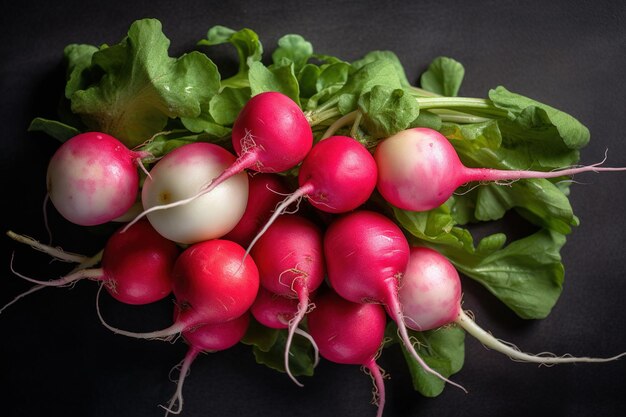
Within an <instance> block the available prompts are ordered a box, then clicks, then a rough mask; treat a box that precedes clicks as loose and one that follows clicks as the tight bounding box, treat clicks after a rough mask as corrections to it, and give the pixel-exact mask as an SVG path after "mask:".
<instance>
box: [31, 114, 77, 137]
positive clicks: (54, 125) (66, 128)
mask: <svg viewBox="0 0 626 417" xmlns="http://www.w3.org/2000/svg"><path fill="white" fill-rule="evenodd" d="M28 131H29V132H44V133H46V134H48V135H50V136H52V137H53V138H55V139H57V140H58V141H60V142H65V141H66V140H68V139H71V138H72V137H74V136H76V135H78V134H79V133H80V131H79V130H78V129H76V128H75V127H73V126H70V125H67V124H65V123H61V122H59V121H57V120H49V119H44V118H43V117H36V118H34V119H33V120H32V121H31V122H30V125H29V126H28Z"/></svg>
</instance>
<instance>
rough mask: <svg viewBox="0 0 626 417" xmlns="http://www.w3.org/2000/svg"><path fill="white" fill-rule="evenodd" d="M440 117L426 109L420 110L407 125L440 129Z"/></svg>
mask: <svg viewBox="0 0 626 417" xmlns="http://www.w3.org/2000/svg"><path fill="white" fill-rule="evenodd" d="M441 126H442V121H441V117H439V116H438V115H436V114H435V113H432V112H430V111H428V110H422V111H420V112H419V115H418V116H417V118H416V119H415V120H413V121H412V122H411V124H410V125H409V127H410V128H411V127H428V128H430V129H433V130H439V129H441Z"/></svg>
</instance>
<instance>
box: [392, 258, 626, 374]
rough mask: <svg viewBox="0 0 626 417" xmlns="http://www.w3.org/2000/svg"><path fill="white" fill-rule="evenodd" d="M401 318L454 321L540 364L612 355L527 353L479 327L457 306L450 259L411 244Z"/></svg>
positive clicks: (411, 322) (420, 324) (424, 324)
mask: <svg viewBox="0 0 626 417" xmlns="http://www.w3.org/2000/svg"><path fill="white" fill-rule="evenodd" d="M398 296H399V298H400V303H401V304H402V311H403V313H404V322H405V323H406V326H407V327H410V328H411V329H414V330H418V331H425V330H431V329H435V328H437V327H440V326H443V325H446V324H449V323H456V324H458V325H459V326H461V327H463V328H464V329H465V330H466V331H467V332H468V333H469V334H471V335H472V336H474V337H475V338H476V339H478V340H479V341H480V342H481V343H482V344H483V345H485V346H486V347H487V348H489V349H493V350H495V351H498V352H500V353H504V354H505V355H507V356H508V357H510V358H511V359H513V360H515V361H522V362H534V363H539V364H544V365H551V364H557V363H567V362H608V361H613V360H616V359H619V358H620V357H622V356H624V355H626V353H622V354H620V355H617V356H614V357H612V358H586V357H583V358H576V357H572V356H569V355H566V356H562V357H556V356H554V355H552V354H545V355H544V354H540V355H531V354H528V353H524V352H521V351H520V350H519V349H516V348H515V347H512V346H511V345H509V344H506V343H503V342H502V341H501V340H499V339H496V338H495V337H493V336H492V335H491V334H490V333H488V332H486V331H485V330H483V329H482V328H480V327H479V326H478V325H477V324H476V322H475V321H474V320H472V319H471V318H470V317H469V316H468V315H467V314H466V313H465V312H464V311H463V309H462V308H461V280H460V279H459V274H458V272H457V270H456V269H455V268H454V266H453V265H452V263H451V262H450V261H449V260H448V259H447V258H446V257H445V256H443V255H442V254H440V253H439V252H437V251H435V250H434V249H430V248H425V247H412V248H411V255H410V258H409V265H408V266H407V268H406V272H405V273H404V277H403V279H402V285H401V286H400V289H399V291H398Z"/></svg>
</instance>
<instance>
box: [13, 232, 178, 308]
mask: <svg viewBox="0 0 626 417" xmlns="http://www.w3.org/2000/svg"><path fill="white" fill-rule="evenodd" d="M31 245H33V244H32V243H31ZM36 247H37V248H39V249H43V248H44V247H45V245H41V244H39V245H37V246H36ZM46 252H47V253H51V254H56V255H58V256H63V257H65V258H66V259H70V258H71V259H74V260H75V259H79V258H76V257H75V256H72V257H68V256H67V255H66V253H65V252H62V251H60V250H57V251H52V250H46ZM178 254H179V250H178V247H177V246H176V244H174V242H172V241H170V240H167V239H165V238H164V237H162V236H161V235H160V234H158V233H157V232H156V231H155V230H154V228H152V226H151V225H150V223H148V222H147V221H141V222H138V223H136V224H134V225H133V226H132V227H131V228H130V229H128V230H127V231H126V232H124V233H122V230H121V229H120V230H118V231H117V232H116V233H114V234H113V235H112V236H111V237H110V238H109V240H108V241H107V243H106V245H105V247H104V249H103V252H102V265H101V267H100V268H79V269H77V270H76V271H75V272H72V273H70V274H68V275H66V276H64V277H61V278H58V279H55V280H51V281H41V280H36V279H32V278H29V277H27V276H25V275H22V274H19V273H18V272H16V271H15V270H13V272H14V273H15V274H16V275H18V276H19V277H21V278H23V279H25V280H27V281H29V282H32V283H34V284H37V287H35V288H37V289H40V288H39V287H41V288H45V287H63V286H67V285H71V284H74V283H75V282H77V281H79V280H82V279H91V280H96V281H102V282H103V283H104V286H105V287H106V289H107V291H108V292H109V294H110V295H111V296H112V297H113V298H115V299H116V300H118V301H120V302H122V303H125V304H131V305H142V304H149V303H152V302H156V301H159V300H161V299H163V298H165V297H166V296H167V295H169V294H170V293H171V291H172V269H173V267H174V262H175V260H176V258H177V257H178ZM84 260H85V261H87V260H89V258H87V257H84ZM34 291H36V290H35V289H34V288H33V289H31V290H30V291H28V293H32V292H34ZM23 295H24V294H23ZM23 295H22V296H23ZM19 298H21V296H20V297H19ZM5 307H6V306H5Z"/></svg>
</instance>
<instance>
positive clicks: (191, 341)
mask: <svg viewBox="0 0 626 417" xmlns="http://www.w3.org/2000/svg"><path fill="white" fill-rule="evenodd" d="M249 323H250V314H249V313H248V312H245V313H244V314H243V315H241V316H240V317H237V318H235V319H233V320H230V321H227V322H225V323H218V324H206V325H204V326H201V327H198V328H197V329H194V330H186V331H183V333H182V336H183V339H185V342H187V344H188V345H189V349H188V350H187V354H186V355H185V358H184V359H183V360H182V362H181V363H180V364H179V366H180V376H179V378H178V383H177V385H176V392H175V393H174V395H173V396H172V398H171V399H170V401H169V403H168V405H167V407H163V408H165V411H166V412H165V416H166V417H167V415H169V413H172V414H180V412H181V411H182V410H183V384H184V383H185V378H186V376H187V374H188V373H189V369H190V367H191V364H192V363H193V361H194V360H195V359H196V357H197V356H198V355H199V354H200V353H202V352H218V351H221V350H226V349H228V348H230V347H233V346H235V345H236V344H237V343H239V341H240V340H241V339H242V338H243V336H244V335H245V334H246V331H247V330H248V324H249ZM176 403H178V407H177V408H176V410H174V409H172V407H173V406H174V404H176Z"/></svg>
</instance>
